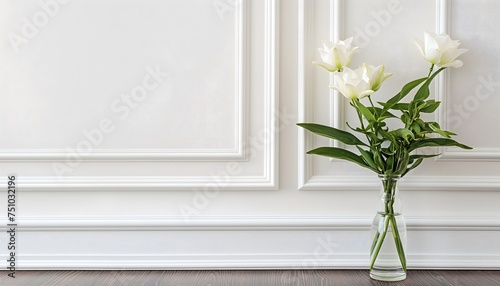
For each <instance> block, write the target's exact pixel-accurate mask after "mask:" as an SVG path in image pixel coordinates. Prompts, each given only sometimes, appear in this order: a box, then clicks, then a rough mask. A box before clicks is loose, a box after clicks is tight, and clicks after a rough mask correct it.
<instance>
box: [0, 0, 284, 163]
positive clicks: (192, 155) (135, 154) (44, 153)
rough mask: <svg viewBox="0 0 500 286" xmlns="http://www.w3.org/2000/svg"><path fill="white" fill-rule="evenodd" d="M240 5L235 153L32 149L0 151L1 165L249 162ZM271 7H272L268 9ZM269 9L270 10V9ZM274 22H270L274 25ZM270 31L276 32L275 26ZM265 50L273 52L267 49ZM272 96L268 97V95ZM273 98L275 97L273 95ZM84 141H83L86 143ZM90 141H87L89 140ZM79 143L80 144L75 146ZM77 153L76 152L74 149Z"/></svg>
mask: <svg viewBox="0 0 500 286" xmlns="http://www.w3.org/2000/svg"><path fill="white" fill-rule="evenodd" d="M240 2H241V3H239V4H238V5H235V6H234V9H235V29H234V32H235V41H234V48H235V53H234V54H235V58H234V61H235V69H234V72H235V83H234V85H235V90H234V91H235V105H234V108H235V109H234V110H235V111H236V112H237V115H236V119H237V123H236V124H235V126H234V127H235V129H234V131H233V133H234V134H235V139H234V142H235V148H234V149H140V148H139V149H116V150H115V149H113V150H106V149H93V150H91V151H90V152H86V151H84V152H78V151H76V150H72V149H71V148H69V149H68V150H66V149H29V150H14V149H3V150H0V151H1V152H0V161H5V162H47V161H49V162H51V161H65V160H68V158H80V160H82V161H84V162H87V161H91V162H94V161H98V162H116V161H119V162H122V161H134V162H148V161H167V162H168V161H238V160H239V161H242V160H244V159H245V158H246V154H245V150H244V146H243V142H245V140H247V135H248V134H247V133H248V132H247V131H246V128H247V126H248V125H249V124H248V123H247V122H246V121H248V119H249V118H248V116H249V114H250V113H249V112H248V111H247V109H248V105H247V104H245V103H246V102H248V101H247V97H248V80H249V77H248V72H249V59H248V58H249V56H250V55H249V50H248V48H247V46H248V45H249V43H248V42H249V35H248V32H249V31H250V28H249V27H248V25H249V24H250V22H249V19H248V14H249V10H250V9H249V6H250V4H249V1H247V0H241V1H240ZM270 5H272V4H271V3H269V5H268V6H270ZM267 9H269V8H267ZM273 20H274V18H272V19H271V21H273ZM267 25H271V27H268V28H267V29H269V28H270V29H275V24H273V23H272V22H268V23H267ZM266 48H270V46H269V47H266ZM266 96H269V94H266ZM270 96H274V95H272V94H271V95H270ZM84 140H85V139H82V140H81V141H84ZM87 141H88V140H87ZM76 143H79V142H75V144H76ZM75 149H76V148H75Z"/></svg>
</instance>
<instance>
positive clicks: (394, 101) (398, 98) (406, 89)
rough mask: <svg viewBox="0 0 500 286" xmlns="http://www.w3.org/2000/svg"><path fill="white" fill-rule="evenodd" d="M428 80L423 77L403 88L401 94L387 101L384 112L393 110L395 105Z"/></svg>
mask: <svg viewBox="0 0 500 286" xmlns="http://www.w3.org/2000/svg"><path fill="white" fill-rule="evenodd" d="M426 80H427V78H426V77H423V78H419V79H416V80H414V81H410V82H409V83H407V84H406V85H405V86H403V88H402V89H401V91H400V92H398V93H397V94H396V95H395V96H393V97H392V98H391V99H389V100H388V101H387V104H385V106H384V109H383V111H384V112H386V111H387V110H389V109H391V108H392V107H393V106H394V105H395V104H397V103H399V102H400V101H401V99H403V98H404V97H405V96H406V95H408V93H410V91H412V90H413V89H414V88H415V87H417V86H418V85H420V84H421V83H422V82H424V81H426Z"/></svg>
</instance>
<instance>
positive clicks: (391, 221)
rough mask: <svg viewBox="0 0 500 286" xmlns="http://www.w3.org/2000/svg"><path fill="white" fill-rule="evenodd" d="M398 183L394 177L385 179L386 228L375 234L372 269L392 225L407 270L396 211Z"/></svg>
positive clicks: (401, 260) (404, 267)
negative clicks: (386, 197)
mask: <svg viewBox="0 0 500 286" xmlns="http://www.w3.org/2000/svg"><path fill="white" fill-rule="evenodd" d="M396 184H397V182H396V181H394V180H392V179H390V178H389V179H387V181H386V180H384V181H383V188H384V194H385V196H389V199H385V198H384V215H385V220H384V228H383V230H382V233H381V234H379V233H378V231H377V235H376V236H375V238H374V240H373V243H372V247H371V252H370V253H371V254H372V255H371V261H370V271H371V270H372V269H373V266H374V265H375V261H376V260H377V257H378V255H379V252H380V249H381V248H382V244H383V243H384V239H385V237H386V235H387V231H388V230H389V225H390V226H391V230H392V236H393V239H394V243H395V245H396V250H397V252H398V257H399V261H400V262H401V266H402V268H403V270H404V271H405V272H406V256H405V251H404V246H403V243H402V242H401V236H400V234H399V230H398V225H397V221H396V217H395V212H394V202H395V195H396V194H395V192H396Z"/></svg>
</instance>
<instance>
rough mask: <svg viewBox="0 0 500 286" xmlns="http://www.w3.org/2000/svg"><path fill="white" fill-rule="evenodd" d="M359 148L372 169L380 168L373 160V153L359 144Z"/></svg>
mask: <svg viewBox="0 0 500 286" xmlns="http://www.w3.org/2000/svg"><path fill="white" fill-rule="evenodd" d="M356 147H357V148H358V150H359V153H361V157H363V160H364V161H365V163H367V164H368V165H369V166H370V167H372V169H378V167H377V164H375V162H374V161H373V153H372V152H370V151H366V150H364V149H362V148H360V147H358V146H356Z"/></svg>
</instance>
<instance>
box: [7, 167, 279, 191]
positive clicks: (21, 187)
mask: <svg viewBox="0 0 500 286" xmlns="http://www.w3.org/2000/svg"><path fill="white" fill-rule="evenodd" d="M267 169H270V168H267ZM268 172H269V173H267V174H266V175H264V176H229V174H226V175H214V176H78V177H77V176H65V177H60V178H57V177H30V176H19V175H18V176H17V184H18V191H19V192H44V191H45V192H46V191H64V192H79V191H86V192H93V191H97V192H98V191H117V192H123V191H137V190H140V191H165V190H193V189H199V190H209V191H215V190H225V189H230V190H235V191H246V190H276V189H277V179H276V178H275V176H276V172H275V171H274V170H268ZM0 184H5V185H6V184H7V178H1V179H0ZM1 192H6V190H3V191H1Z"/></svg>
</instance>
